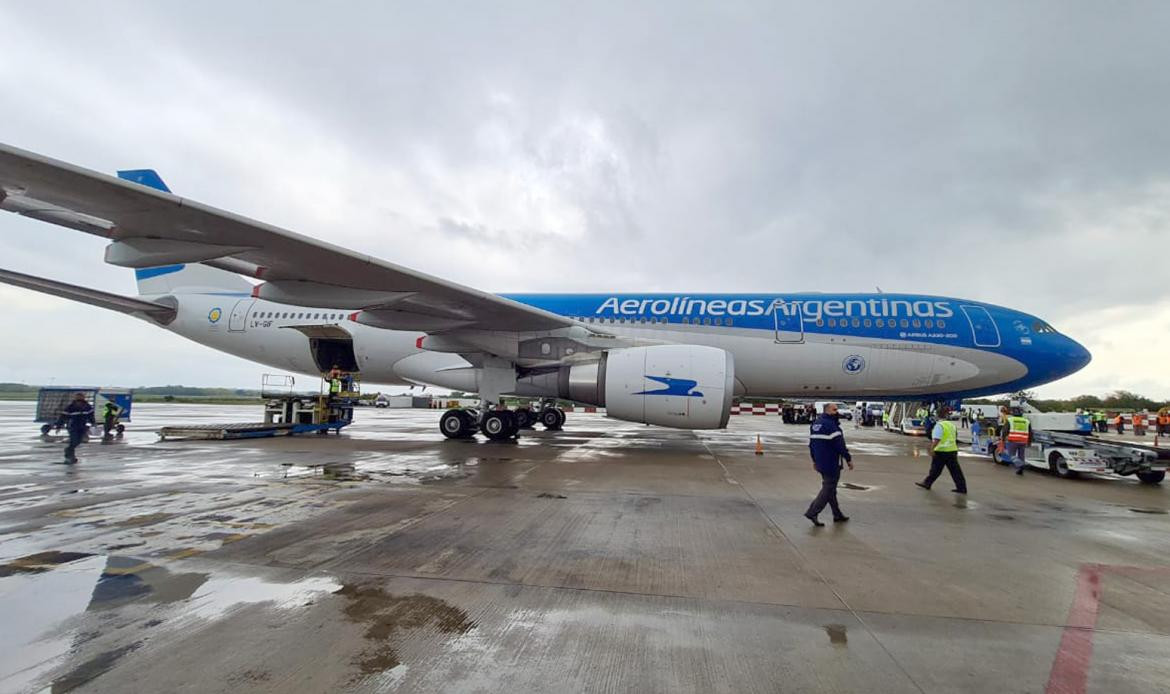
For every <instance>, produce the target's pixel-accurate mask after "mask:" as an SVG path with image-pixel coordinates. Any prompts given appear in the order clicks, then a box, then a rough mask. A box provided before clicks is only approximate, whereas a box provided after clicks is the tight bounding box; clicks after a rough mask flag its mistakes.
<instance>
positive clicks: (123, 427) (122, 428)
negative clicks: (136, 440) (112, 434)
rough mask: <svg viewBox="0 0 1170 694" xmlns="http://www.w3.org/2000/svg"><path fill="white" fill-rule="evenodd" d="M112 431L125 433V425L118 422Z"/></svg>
mask: <svg viewBox="0 0 1170 694" xmlns="http://www.w3.org/2000/svg"><path fill="white" fill-rule="evenodd" d="M114 431H116V432H118V434H119V435H121V434H125V433H126V425H125V424H119V425H118V426H116V427H114Z"/></svg>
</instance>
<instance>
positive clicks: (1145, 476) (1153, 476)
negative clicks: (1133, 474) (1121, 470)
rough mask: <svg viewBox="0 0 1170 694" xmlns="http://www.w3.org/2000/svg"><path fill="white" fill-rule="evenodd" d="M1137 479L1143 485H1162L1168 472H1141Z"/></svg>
mask: <svg viewBox="0 0 1170 694" xmlns="http://www.w3.org/2000/svg"><path fill="white" fill-rule="evenodd" d="M1137 478H1138V479H1139V480H1141V481H1142V484H1161V483H1162V480H1164V479H1166V471H1165V470H1151V471H1150V472H1139V473H1138V474H1137Z"/></svg>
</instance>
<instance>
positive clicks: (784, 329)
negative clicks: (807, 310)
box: [772, 301, 804, 344]
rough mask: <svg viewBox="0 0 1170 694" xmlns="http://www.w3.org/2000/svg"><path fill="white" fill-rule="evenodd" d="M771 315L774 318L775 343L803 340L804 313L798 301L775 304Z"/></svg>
mask: <svg viewBox="0 0 1170 694" xmlns="http://www.w3.org/2000/svg"><path fill="white" fill-rule="evenodd" d="M772 316H773V317H774V318H775V319H776V342H777V343H787V344H791V343H797V342H804V315H803V311H802V310H801V306H800V302H798V301H793V302H791V303H787V304H784V305H782V306H781V305H778V306H775V307H774V308H773V309H772Z"/></svg>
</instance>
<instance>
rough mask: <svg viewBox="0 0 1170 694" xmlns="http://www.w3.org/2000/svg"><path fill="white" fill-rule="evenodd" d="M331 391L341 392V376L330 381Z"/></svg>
mask: <svg viewBox="0 0 1170 694" xmlns="http://www.w3.org/2000/svg"><path fill="white" fill-rule="evenodd" d="M329 392H330V393H340V392H341V379H340V378H335V379H333V380H331V381H329Z"/></svg>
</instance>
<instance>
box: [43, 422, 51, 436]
mask: <svg viewBox="0 0 1170 694" xmlns="http://www.w3.org/2000/svg"><path fill="white" fill-rule="evenodd" d="M52 429H53V425H52V424H44V425H42V426H41V433H42V434H45V435H48V433H49V432H50V431H51V430H52Z"/></svg>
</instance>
